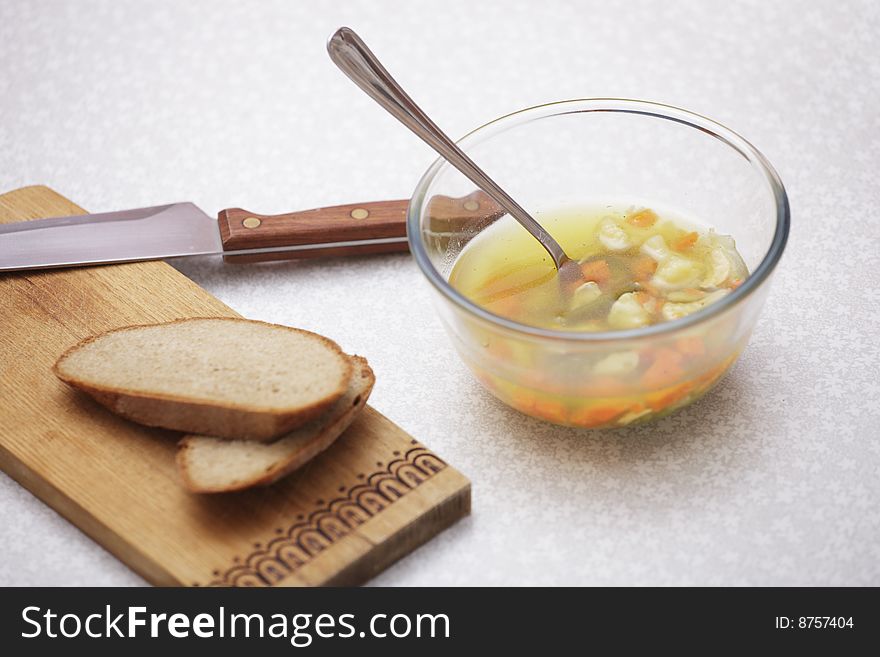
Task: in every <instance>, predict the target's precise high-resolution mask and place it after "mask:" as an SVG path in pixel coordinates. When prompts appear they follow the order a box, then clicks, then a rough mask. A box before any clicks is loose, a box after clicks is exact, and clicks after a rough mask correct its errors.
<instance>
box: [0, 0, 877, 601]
mask: <svg viewBox="0 0 880 657" xmlns="http://www.w3.org/2000/svg"><path fill="white" fill-rule="evenodd" d="M343 24H348V25H351V26H352V27H354V28H355V29H357V30H358V31H359V32H360V33H361V34H362V35H363V36H364V37H365V38H366V39H367V41H368V42H369V43H370V44H371V46H372V47H373V48H374V50H375V51H376V52H377V53H378V54H379V55H380V57H381V58H382V59H383V61H385V62H386V64H387V65H388V67H389V68H390V69H391V70H392V72H393V73H394V74H395V75H396V76H397V77H398V79H399V80H400V82H401V83H402V84H403V85H404V86H405V87H406V88H408V89H409V90H411V92H412V94H413V96H414V97H415V98H416V99H417V100H418V101H419V102H420V103H421V104H422V105H423V107H424V108H425V109H426V110H427V111H428V112H429V113H431V114H432V115H433V116H434V117H435V118H436V120H437V121H438V123H439V124H440V125H442V126H444V127H445V128H446V129H447V130H448V131H449V132H450V133H451V134H452V135H461V134H463V133H465V132H466V131H468V130H470V129H471V128H473V127H475V126H477V125H480V124H482V123H484V122H486V121H487V120H489V119H492V118H494V117H496V116H499V115H501V114H504V113H507V112H509V111H512V110H515V109H519V108H522V107H526V106H529V105H534V104H538V103H542V102H546V101H550V100H559V99H566V98H575V97H591V96H620V97H633V98H644V99H648V100H655V101H660V102H665V103H670V104H673V105H679V106H682V107H686V108H688V109H691V110H693V111H696V112H698V113H701V114H705V115H708V116H711V117H713V118H715V119H717V120H719V121H721V122H722V123H725V124H727V125H729V126H730V127H732V128H733V129H734V130H737V131H738V132H740V133H741V134H743V135H745V136H746V137H747V138H748V139H749V140H751V141H752V142H753V143H754V144H756V145H757V146H758V148H760V149H761V150H762V151H763V152H764V153H765V154H766V155H767V157H768V158H769V159H770V160H771V162H773V163H774V164H775V165H776V167H777V168H778V170H779V172H780V174H781V176H782V178H783V180H784V182H785V184H786V186H787V188H788V192H789V195H790V197H791V204H792V216H793V220H792V226H793V228H792V233H791V239H790V242H789V246H788V250H787V252H786V255H785V257H784V258H783V261H782V263H781V266H780V268H779V270H778V272H777V274H776V276H775V280H774V285H773V289H772V290H771V294H770V297H769V301H768V303H767V306H766V308H765V310H764V313H763V315H762V318H761V321H760V323H759V325H758V327H757V329H756V331H755V334H754V337H753V339H752V342H751V345H750V346H749V348H748V349H747V350H746V352H745V354H744V355H743V357H742V359H741V360H740V362H739V363H738V364H737V365H736V366H735V367H734V368H733V370H732V372H731V373H730V374H729V375H728V377H727V378H726V379H725V381H724V382H723V383H722V384H721V385H720V386H719V387H718V388H716V390H715V391H714V392H712V393H711V394H710V395H709V396H708V397H707V398H705V399H704V400H703V401H701V402H699V403H697V404H696V405H694V406H692V407H690V408H688V409H685V410H683V411H681V412H679V413H677V414H675V415H673V416H671V417H669V418H667V419H664V420H662V421H660V422H658V423H655V424H650V425H647V426H645V427H643V428H637V429H633V430H630V431H625V432H615V433H589V432H587V433H583V432H577V431H573V430H566V429H560V428H557V427H554V426H551V425H548V424H543V423H541V422H537V421H535V420H531V419H529V418H526V417H524V416H522V415H519V414H517V413H516V412H514V411H511V410H509V409H508V408H506V407H505V406H503V405H501V404H500V403H499V402H496V401H495V400H494V399H493V398H492V397H490V396H489V395H488V393H485V392H483V390H482V389H481V388H479V387H478V385H477V384H476V383H475V382H474V381H473V380H472V379H471V376H470V374H469V373H468V372H467V371H466V370H465V367H464V366H463V365H462V364H461V363H460V362H459V361H458V360H457V358H456V356H455V355H454V354H453V352H452V348H451V346H450V345H449V344H448V343H447V340H446V337H445V335H444V334H443V332H442V329H441V327H440V325H439V322H438V320H437V319H436V317H435V316H434V314H433V310H432V307H431V304H430V299H429V290H428V286H427V283H426V282H425V281H423V280H422V277H421V275H420V273H419V272H418V271H417V269H416V266H415V264H414V263H413V262H412V261H411V260H410V258H409V256H405V255H399V256H390V257H375V258H358V259H352V260H333V261H324V262H318V261H313V262H307V263H287V264H278V265H271V266H238V267H224V266H223V265H222V264H221V262H219V261H215V260H210V259H202V260H199V261H187V262H180V263H178V264H176V265H175V266H177V267H179V268H180V270H181V271H183V272H184V273H185V274H187V275H188V276H190V277H192V278H193V279H194V280H195V281H197V282H198V283H199V284H201V285H202V286H204V287H205V288H206V289H208V290H209V291H210V292H212V293H213V294H215V295H216V296H218V297H219V298H220V299H222V300H223V301H225V302H226V303H228V304H229V305H231V306H232V307H233V308H235V309H236V310H238V311H239V312H241V313H243V314H244V315H245V316H247V317H251V318H257V319H263V320H268V321H272V322H281V323H285V324H291V325H295V326H301V327H304V328H308V329H313V330H316V331H320V332H322V333H325V334H327V335H329V336H331V337H333V338H334V339H336V340H337V341H338V342H339V343H340V344H341V345H342V346H343V348H345V349H346V350H347V351H350V352H356V353H360V354H364V355H366V356H367V357H368V358H369V359H370V362H371V363H372V364H373V366H374V368H375V369H376V372H377V374H378V384H377V386H376V389H375V392H374V394H373V397H372V400H371V402H372V404H373V405H374V406H375V407H376V408H377V409H379V410H380V411H382V412H383V413H385V414H386V415H388V417H390V418H391V419H393V420H394V421H396V422H397V423H399V424H400V425H401V426H403V427H404V428H405V429H407V430H408V431H410V432H411V433H412V434H414V435H415V436H417V437H418V438H419V440H422V441H424V442H425V443H426V444H427V445H429V446H430V447H431V448H433V449H435V450H436V451H437V452H438V453H439V454H441V455H442V456H443V457H444V458H445V459H447V460H448V461H449V462H450V463H452V464H454V465H455V466H456V467H457V468H459V469H460V470H461V471H463V472H464V473H466V474H467V475H468V476H469V477H470V478H471V480H472V481H473V515H472V516H471V517H470V518H468V519H467V520H465V521H463V522H460V523H459V524H458V525H456V526H455V527H453V528H452V529H450V530H448V531H446V532H444V533H443V534H442V535H440V536H439V537H437V538H436V539H434V540H433V541H431V542H430V543H429V544H428V545H426V546H425V547H423V548H421V549H420V550H418V551H417V552H415V553H414V554H412V555H411V556H409V557H407V558H405V559H404V560H403V561H401V562H400V563H398V564H397V565H395V566H393V567H392V568H390V569H389V570H388V571H387V572H385V573H384V574H382V575H380V576H379V577H377V578H376V579H375V580H374V582H375V583H376V584H401V585H418V584H874V585H877V584H880V506H878V501H880V500H878V497H880V476H878V475H880V468H878V461H880V372H878V370H880V347H878V345H880V339H878V338H880V335H878V333H880V331H878V326H880V296H878V288H880V192H878V189H880V187H878V182H877V181H878V175H880V174H878V171H880V139H878V134H880V119H878V117H880V109H878V108H880V55H878V45H877V35H878V34H880V5H878V4H877V3H875V2H871V1H869V0H865V1H863V2H851V1H846V2H841V1H836V0H835V1H832V0H827V1H824V2H761V1H755V2H725V3H720V2H718V3H716V2H706V1H705V0H692V1H689V2H665V3H659V2H626V3H611V2H606V1H601V2H555V1H550V0H543V1H542V2H526V1H524V0H520V1H516V2H503V3H502V2H476V1H474V0H466V1H461V0H443V1H437V2H403V1H395V2H358V3H351V2H336V3H332V4H331V3H321V4H319V3H313V2H253V3H243V2H240V3H229V2H207V1H202V0H200V1H197V2H192V1H187V2H177V1H172V2H131V1H126V2H101V3H98V2H70V3H62V2H40V1H32V0H4V1H3V3H2V6H0V190H8V189H12V188H14V187H19V186H22V185H28V184H33V183H45V184H48V185H50V186H52V187H53V188H55V189H56V190H58V191H59V192H61V193H63V194H65V195H67V196H69V197H70V198H71V199H73V200H74V201H76V202H77V203H79V204H81V205H83V206H84V207H85V208H87V209H89V210H91V211H93V212H99V211H108V210H113V209H121V208H128V207H137V206H143V205H154V204H158V203H163V202H170V201H177V200H192V201H195V202H196V203H198V204H199V205H200V206H202V207H204V208H205V209H206V210H208V211H209V212H215V211H216V210H218V209H220V208H223V207H228V206H242V207H246V208H249V209H252V210H253V211H255V212H264V213H271V212H282V211H290V210H296V209H305V208H309V207H317V206H321V205H331V204H336V203H343V202H348V201H352V202H354V201H366V200H379V199H387V198H404V197H407V196H408V195H409V194H410V192H411V191H412V189H413V187H414V186H415V183H416V181H417V179H418V177H419V176H420V175H421V173H422V171H423V170H424V169H425V168H426V166H427V165H428V164H429V163H430V162H431V161H432V160H433V155H432V152H431V151H429V149H428V148H427V147H426V146H424V145H423V144H422V143H421V142H420V141H418V140H417V139H416V138H415V137H413V136H412V135H411V134H410V133H409V132H407V131H406V130H404V129H403V128H402V127H401V126H399V125H398V124H396V123H395V122H394V120H393V119H391V118H390V117H389V116H387V115H386V114H385V113H384V112H383V111H382V110H380V109H379V108H378V107H376V106H375V105H374V104H373V102H372V101H371V100H369V99H368V98H366V96H364V95H363V94H362V93H361V92H360V91H359V90H357V89H356V88H355V87H354V85H352V84H351V83H350V82H349V81H348V80H347V79H345V78H344V77H343V76H342V75H341V74H340V73H339V71H337V70H336V68H335V67H334V66H333V65H332V64H331V63H330V61H329V59H328V58H327V55H326V54H325V50H324V41H325V39H326V37H327V36H328V35H329V34H330V33H331V32H332V31H333V29H335V28H336V27H338V26H339V25H343ZM0 553H2V554H3V558H2V560H0V584H70V585H84V584H95V585H99V584H137V583H140V582H141V580H140V579H139V578H138V576H136V575H135V574H133V573H132V572H131V571H129V570H128V569H127V568H126V567H125V566H124V565H123V564H121V563H120V562H118V561H117V560H116V559H115V558H114V557H112V556H111V555H109V554H108V553H107V552H105V551H104V550H103V549H102V548H101V547H99V546H98V545H97V544H95V543H93V542H92V541H91V540H90V539H89V538H87V537H86V536H85V535H83V534H81V533H80V531H79V530H78V529H76V528H75V527H73V526H72V525H70V524H68V523H67V521H65V520H64V519H63V518H61V517H60V516H58V515H57V514H56V513H55V512H54V511H52V510H50V509H49V508H48V507H46V506H44V505H43V504H42V503H41V502H40V501H39V500H37V499H36V498H34V497H32V496H31V495H30V493H28V492H27V491H25V490H24V489H22V488H21V487H20V486H19V485H18V484H16V483H15V482H14V481H12V480H11V479H9V478H8V477H6V476H5V475H2V476H0ZM35 555H39V556H38V557H35Z"/></svg>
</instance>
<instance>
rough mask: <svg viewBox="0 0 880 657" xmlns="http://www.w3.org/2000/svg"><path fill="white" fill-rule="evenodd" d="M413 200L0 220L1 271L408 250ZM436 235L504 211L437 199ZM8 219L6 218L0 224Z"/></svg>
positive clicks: (477, 195)
mask: <svg viewBox="0 0 880 657" xmlns="http://www.w3.org/2000/svg"><path fill="white" fill-rule="evenodd" d="M408 204H409V201H408V200H398V201H373V202H369V203H359V204H347V205H337V206H333V207H327V208H317V209H314V210H305V211H301V212H291V213H287V214H279V215H262V214H257V213H254V212H249V211H247V210H243V209H241V208H229V209H226V210H222V211H221V212H220V213H219V215H218V217H217V218H216V219H215V218H213V217H211V216H210V215H208V214H207V213H206V212H204V211H203V210H201V209H200V208H199V207H198V206H196V205H194V204H193V203H172V204H169V205H158V206H154V207H148V208H138V209H134V210H122V211H119V212H106V213H101V214H88V215H74V216H68V217H52V218H48V219H36V220H33V221H25V222H17V223H11V224H2V223H0V272H3V271H18V270H28V269H48V268H54V267H75V266H84V265H98V264H109V263H118V262H135V261H139V260H164V259H169V258H182V257H187V256H197V255H222V256H223V257H224V259H225V260H226V261H228V262H255V261H263V260H278V259H290V258H311V257H319V256H342V255H355V254H366V253H388V252H394V251H406V250H407V249H408V244H407V240H406V212H407V206H408ZM428 214H429V221H430V224H429V230H432V229H434V228H436V229H437V230H436V232H437V234H438V235H447V236H448V235H450V234H453V233H456V232H466V231H467V232H473V230H474V229H475V228H479V227H481V226H483V225H485V224H486V222H487V221H494V220H495V219H497V218H498V217H500V216H501V214H503V212H501V211H500V210H499V208H498V207H497V206H496V205H495V204H494V202H493V201H492V200H491V199H489V198H488V196H486V195H485V194H484V193H483V192H481V191H476V192H473V193H471V194H469V195H467V196H464V197H461V198H451V197H447V196H434V197H432V199H431V201H430V205H429V209H428ZM0 221H2V218H0Z"/></svg>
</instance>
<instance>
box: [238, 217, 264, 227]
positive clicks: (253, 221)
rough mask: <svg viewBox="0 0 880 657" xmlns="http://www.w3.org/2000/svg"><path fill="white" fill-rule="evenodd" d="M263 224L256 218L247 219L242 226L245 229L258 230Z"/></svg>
mask: <svg viewBox="0 0 880 657" xmlns="http://www.w3.org/2000/svg"><path fill="white" fill-rule="evenodd" d="M261 223H263V222H262V221H260V220H259V219H257V218H256V217H246V218H245V220H244V221H242V222H241V225H242V226H244V227H245V228H257V227H258V226H259V225H260V224H261Z"/></svg>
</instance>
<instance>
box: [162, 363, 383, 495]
mask: <svg viewBox="0 0 880 657" xmlns="http://www.w3.org/2000/svg"><path fill="white" fill-rule="evenodd" d="M351 360H352V364H353V365H354V374H353V375H352V377H351V381H350V383H349V386H348V390H346V392H345V394H344V395H342V397H340V398H339V399H338V400H337V401H336V403H335V404H333V406H331V407H330V408H329V409H328V410H327V411H325V412H324V414H323V415H321V416H320V417H319V418H316V419H314V420H312V421H311V422H309V423H308V424H306V425H305V426H302V427H300V428H299V429H296V430H294V431H293V432H291V433H289V434H287V435H285V436H282V437H281V438H279V439H278V440H276V441H274V442H270V443H258V442H254V441H247V440H224V439H221V438H211V437H208V436H185V437H184V438H183V439H182V440H181V441H180V443H179V444H178V450H177V466H178V469H179V470H180V474H181V477H182V478H183V482H184V484H185V485H186V487H187V488H188V489H189V490H191V491H193V492H195V493H222V492H228V491H236V490H242V489H245V488H250V487H252V486H268V485H269V484H272V483H274V482H276V481H278V480H279V479H280V478H281V477H283V476H285V475H287V474H290V473H291V472H293V471H294V470H296V469H297V468H299V467H300V466H302V465H303V464H304V463H306V462H308V461H310V460H311V459H313V458H314V457H315V456H317V455H318V454H319V453H320V452H322V451H324V450H325V449H327V448H328V447H329V446H330V445H332V444H333V442H334V441H335V440H336V439H337V438H338V437H339V435H340V434H341V433H342V432H343V431H345V429H346V428H347V427H348V425H349V424H351V422H352V420H354V418H355V417H356V416H357V414H358V413H359V412H360V410H361V409H362V408H363V407H364V404H366V403H367V398H368V397H369V396H370V391H371V390H372V389H373V383H374V382H375V380H376V379H375V377H374V376H373V371H372V370H371V369H370V366H369V365H368V364H367V361H366V360H365V359H363V358H360V357H359V356H352V357H351Z"/></svg>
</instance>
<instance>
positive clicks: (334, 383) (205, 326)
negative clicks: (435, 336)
mask: <svg viewBox="0 0 880 657" xmlns="http://www.w3.org/2000/svg"><path fill="white" fill-rule="evenodd" d="M303 353H307V355H308V358H309V359H310V360H311V361H319V362H317V363H316V362H306V363H304V362H303V360H302V355H303ZM255 358H259V359H262V361H266V362H268V363H269V365H270V369H271V372H269V373H268V374H267V373H266V366H265V364H264V363H261V362H258V361H256V360H253V359H255ZM175 359H179V360H177V361H176V360H175ZM351 371H352V367H351V363H350V361H349V359H348V357H347V356H346V355H345V354H344V353H343V352H342V350H341V349H340V348H339V346H338V345H337V344H336V343H335V342H333V341H331V340H329V339H328V338H325V337H324V336H321V335H318V334H316V333H311V332H309V331H304V330H302V329H295V328H291V327H287V326H280V325H277V324H269V323H266V322H259V321H254V320H246V319H242V318H227V317H223V318H221V317H200V318H192V319H182V320H176V321H172V322H166V323H163V324H151V325H139V326H127V327H124V328H120V329H115V330H112V331H107V332H105V333H101V334H98V335H96V336H93V337H90V338H87V339H85V340H83V341H82V342H80V343H79V344H76V345H74V346H73V347H71V348H70V349H68V350H67V351H66V352H64V353H63V354H62V355H61V357H60V358H59V359H58V361H57V362H56V363H55V367H54V372H55V375H56V376H58V378H60V379H61V380H62V381H64V382H65V383H67V384H69V385H71V386H73V387H75V388H77V389H79V390H82V391H83V392H85V393H87V394H89V395H91V396H92V397H93V398H94V399H95V400H97V401H98V402H99V403H101V404H102V405H104V406H106V407H107V408H108V409H110V410H111V411H113V412H114V413H117V414H118V415H121V416H122V417H125V418H127V419H129V420H132V421H134V422H138V423H140V424H145V425H147V426H155V427H163V428H166V429H173V430H176V431H183V432H186V433H198V434H205V435H211V436H219V437H225V438H236V439H241V440H258V441H261V440H271V439H272V438H275V437H276V436H279V435H281V434H283V433H285V432H287V431H290V430H292V429H294V428H296V427H299V426H302V425H303V424H305V423H306V422H309V421H310V420H312V419H314V418H316V417H318V416H319V415H321V414H322V413H323V412H324V411H326V410H327V409H328V408H329V407H330V406H332V405H333V404H334V403H335V402H336V400H338V399H339V397H341V396H342V394H343V393H344V392H345V390H346V389H347V387H348V383H349V379H350V378H351Z"/></svg>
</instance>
